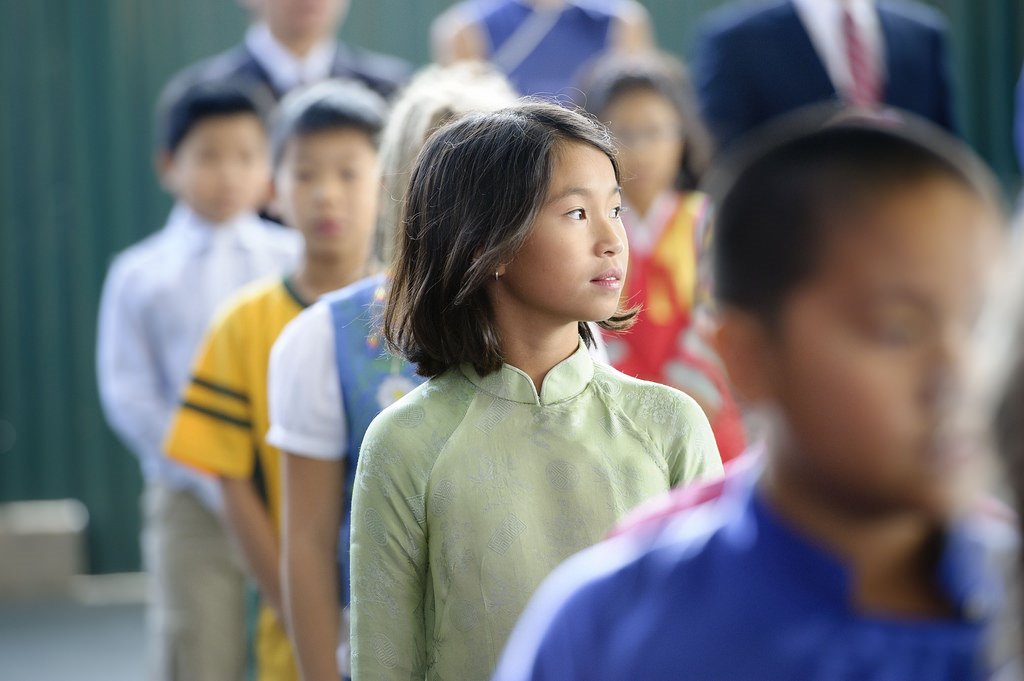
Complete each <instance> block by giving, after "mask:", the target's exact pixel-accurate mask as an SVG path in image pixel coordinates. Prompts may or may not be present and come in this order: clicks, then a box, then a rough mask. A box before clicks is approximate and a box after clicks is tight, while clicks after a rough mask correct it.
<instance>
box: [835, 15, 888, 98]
mask: <svg viewBox="0 0 1024 681" xmlns="http://www.w3.org/2000/svg"><path fill="white" fill-rule="evenodd" d="M843 38H844V39H845V40H846V59H847V62H848V63H849V64H850V76H851V77H852V83H851V85H850V89H849V91H848V92H847V93H846V99H847V100H848V101H849V102H850V104H853V105H854V106H866V107H871V106H875V105H876V104H878V103H879V102H880V101H881V99H882V91H881V90H882V88H881V85H880V83H879V78H878V72H877V70H876V69H875V61H874V59H872V55H871V54H870V53H869V52H868V48H867V46H866V45H865V44H864V41H863V40H861V35H860V30H859V29H858V27H857V22H855V21H854V20H853V16H852V15H851V14H850V11H849V10H848V9H844V10H843Z"/></svg>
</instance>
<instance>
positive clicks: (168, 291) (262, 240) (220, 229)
mask: <svg viewBox="0 0 1024 681" xmlns="http://www.w3.org/2000/svg"><path fill="white" fill-rule="evenodd" d="M300 247H301V240H300V238H299V235H298V233H296V232H294V231H292V230H288V229H285V228H283V227H278V226H273V225H270V224H269V223H265V222H263V221H262V220H260V219H259V217H257V216H256V215H253V214H246V215H242V216H239V217H237V218H235V219H233V220H231V221H230V222H227V223H225V224H222V225H211V224H209V223H208V222H206V221H205V220H203V219H202V218H200V217H199V216H198V215H196V214H195V213H194V212H193V211H192V210H190V209H189V208H188V207H186V206H185V205H183V204H180V203H179V204H178V205H176V206H175V207H174V209H173V210H172V211H171V215H170V217H169V218H168V221H167V225H166V226H165V227H164V228H163V229H162V230H160V231H159V232H157V233H156V234H153V235H152V236H150V237H148V238H146V239H144V240H142V241H141V242H139V243H137V244H135V245H133V246H131V247H129V248H128V249H126V250H125V251H123V252H122V253H120V254H118V256H117V257H116V258H115V259H114V261H113V263H112V264H111V266H110V270H109V271H108V273H107V278H106V281H105V283H104V286H103V295H102V298H101V300H100V311H99V324H98V338H97V347H96V364H97V378H98V383H99V390H100V400H101V403H102V405H103V410H104V413H105V414H106V417H107V421H108V422H109V423H110V426H111V427H112V428H113V429H114V431H115V432H116V433H117V434H118V436H119V437H120V438H121V439H122V441H123V442H124V443H125V444H126V445H127V446H128V447H129V448H130V449H131V450H132V451H133V452H134V453H135V454H136V455H137V456H138V457H139V462H140V464H141V466H142V472H143V475H144V477H145V478H146V480H147V481H156V482H160V483H163V484H166V485H168V486H170V487H173V488H174V489H187V490H190V491H192V492H194V493H195V494H196V495H197V496H198V497H199V498H200V499H201V500H202V501H203V502H204V503H206V504H207V506H209V507H211V508H216V507H217V506H218V505H219V492H218V491H217V485H216V481H215V480H213V478H211V477H209V476H204V475H201V474H199V473H197V472H195V471H193V470H191V469H188V468H186V467H184V466H182V465H180V464H177V463H175V462H173V461H171V460H170V459H169V458H167V457H166V456H164V454H163V451H162V443H163V440H164V436H165V434H166V431H167V428H168V426H169V425H170V421H171V417H172V415H173V413H174V410H175V409H176V408H177V406H178V403H179V400H180V398H181V393H182V391H183V389H184V388H185V385H186V384H187V382H188V379H189V372H190V370H191V367H192V361H193V355H194V354H195V352H196V351H197V350H198V348H199V344H200V342H201V341H202V338H203V336H204V334H205V333H206V329H207V327H208V326H209V324H210V322H211V321H212V320H213V317H214V314H215V311H216V310H217V308H218V307H220V306H221V305H222V304H223V303H224V302H225V301H226V300H227V299H228V298H230V297H231V296H232V294H234V293H235V292H236V291H237V290H238V289H239V288H240V287H241V286H243V285H244V284H246V283H248V282H250V281H253V280H254V279H257V278H260V277H264V276H268V275H272V274H278V273H284V272H285V271H287V270H289V269H291V268H292V267H294V266H295V264H296V262H297V260H298V255H299V250H300Z"/></svg>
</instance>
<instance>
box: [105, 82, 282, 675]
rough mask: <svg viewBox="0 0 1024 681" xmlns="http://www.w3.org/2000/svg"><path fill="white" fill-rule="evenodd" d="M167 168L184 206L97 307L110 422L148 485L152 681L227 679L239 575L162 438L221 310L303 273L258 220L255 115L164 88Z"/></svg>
mask: <svg viewBox="0 0 1024 681" xmlns="http://www.w3.org/2000/svg"><path fill="white" fill-rule="evenodd" d="M159 130H160V136H161V137H160V145H161V148H160V152H159V153H160V156H159V165H160V169H161V176H162V180H163V183H164V185H165V186H166V187H167V189H168V191H170V192H171V193H172V194H173V195H174V196H175V197H176V199H177V203H176V204H175V206H174V210H173V211H172V212H171V216H170V218H169V219H168V222H167V225H166V226H165V227H164V228H163V229H162V230H161V231H160V232H158V233H157V234H154V235H153V236H150V237H149V238H147V239H145V240H144V241H142V242H141V243H138V244H136V245H134V246H132V247H131V248H129V249H128V250H126V251H125V252H123V253H121V254H120V255H118V256H117V258H116V259H115V260H114V262H113V264H112V265H111V267H110V272H109V273H108V275H107V280H106V283H105V285H104V289H103V297H102V300H101V302H100V314H99V338H98V341H97V368H98V379H99V388H100V397H101V398H102V403H103V409H104V413H105V414H106V417H107V420H108V421H109V423H110V425H111V427H112V428H113V429H114V430H115V431H116V432H117V434H118V435H119V436H120V437H121V439H122V440H123V441H124V443H125V444H126V445H127V446H128V447H129V448H130V449H131V450H132V451H133V452H134V453H135V454H136V455H137V456H138V457H139V462H140V464H141V466H142V473H143V476H144V478H145V480H146V491H145V496H144V516H143V545H142V549H143V562H144V565H145V567H146V570H147V571H148V572H149V574H150V577H151V581H150V589H151V590H150V600H149V608H148V613H147V616H148V626H149V628H150V630H151V636H152V642H151V644H150V651H151V655H152V663H151V671H150V677H149V678H152V679H161V680H164V679H166V680H171V679H174V680H178V681H182V680H185V681H206V680H210V681H232V680H239V681H240V679H241V678H242V674H243V671H244V668H245V623H244V613H245V604H244V591H245V589H244V584H245V583H244V577H243V574H242V571H241V570H240V569H239V567H238V563H237V559H236V556H235V554H234V553H233V551H232V550H231V547H230V545H229V543H228V541H227V538H226V536H225V534H224V531H223V528H222V526H221V523H220V519H219V517H218V516H219V513H220V509H221V498H220V493H219V490H218V489H217V484H216V481H215V480H214V479H213V478H212V477H210V476H207V475H202V474H200V473H197V472H196V471H194V470H191V469H189V468H186V467H184V466H181V465H180V464H178V463H175V462H173V461H171V460H169V459H167V458H166V457H165V456H164V454H163V451H162V448H161V443H162V442H163V439H164V436H165V435H166V433H167V429H168V426H169V424H170V421H171V416H172V414H173V412H174V409H175V407H176V406H177V403H178V398H179V396H180V395H181V391H182V390H183V388H184V387H185V385H186V383H187V382H188V378H189V370H190V367H191V361H192V356H193V355H194V353H195V351H196V348H197V347H198V346H199V342H200V341H201V340H202V336H203V332H204V331H205V329H206V327H207V325H208V324H209V323H210V320H211V319H212V318H213V314H214V310H215V309H216V307H217V306H219V305H220V304H221V303H222V302H223V301H224V300H225V299H226V298H227V297H228V296H230V295H231V294H232V293H234V292H235V291H236V290H237V289H238V288H239V287H241V286H242V285H244V284H246V283H247V282H250V281H252V280H253V279H256V278H257V277H262V276H266V275H270V274H273V273H276V272H281V271H283V270H284V269H286V268H289V267H291V266H293V265H294V263H295V260H296V254H297V251H298V242H297V239H296V236H295V234H293V233H291V232H288V231H285V230H283V229H281V228H279V227H277V226H272V225H269V224H266V223H263V222H262V221H260V220H259V218H258V217H257V216H256V214H255V209H256V207H257V206H259V205H261V204H262V203H263V201H264V199H265V198H266V193H267V187H268V185H269V181H270V163H269V154H268V152H267V139H266V132H265V130H264V128H263V122H262V120H261V118H260V112H259V110H258V108H257V106H256V104H255V103H254V102H253V100H252V98H251V97H250V96H249V95H248V94H247V93H246V92H245V91H243V90H241V89H239V88H237V87H235V86H232V85H229V84H225V83H220V84H212V85H204V86H195V87H192V88H189V89H186V90H185V91H184V92H183V93H181V94H180V95H178V93H177V91H167V92H165V93H164V96H163V97H162V99H161V104H160V124H159Z"/></svg>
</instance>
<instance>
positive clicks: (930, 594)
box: [762, 464, 952, 618]
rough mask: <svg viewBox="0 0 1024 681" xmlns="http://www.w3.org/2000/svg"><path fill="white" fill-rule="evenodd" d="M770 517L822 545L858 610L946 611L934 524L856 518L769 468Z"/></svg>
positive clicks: (909, 516)
mask: <svg viewBox="0 0 1024 681" xmlns="http://www.w3.org/2000/svg"><path fill="white" fill-rule="evenodd" d="M762 488H763V490H764V492H765V495H766V497H767V499H768V501H769V503H770V504H771V506H772V507H773V508H774V509H775V511H776V512H777V513H778V514H779V515H780V516H781V517H782V518H784V519H785V521H786V522H787V523H789V524H791V525H793V526H794V527H795V528H797V529H798V530H799V532H800V533H801V534H803V535H805V536H807V537H810V538H811V539H812V540H814V541H816V542H817V543H819V544H821V545H823V546H825V547H826V548H827V549H828V550H829V551H830V552H831V553H833V554H834V555H836V556H837V557H838V558H839V559H840V560H841V561H842V562H843V563H844V564H845V565H846V566H847V567H848V569H849V570H850V575H851V580H852V589H853V593H852V598H853V600H854V604H855V605H856V607H857V608H858V609H859V610H860V611H862V612H868V613H874V614H883V615H889V616H904V617H906V616H910V617H930V618H938V617H946V616H949V615H951V613H952V606H951V604H950V603H949V601H948V598H946V597H945V596H944V595H943V594H942V592H941V589H940V588H939V586H938V584H937V579H936V572H937V565H938V562H939V557H940V552H941V545H942V527H941V523H939V522H938V521H936V520H935V519H934V518H931V517H928V516H926V514H924V513H923V512H921V513H915V512H910V511H907V512H902V513H901V512H895V511H894V512H892V513H882V512H879V513H874V514H872V513H864V512H860V511H857V510H853V509H850V508H843V507H842V504H841V502H840V501H837V497H836V495H834V494H829V493H828V491H827V490H824V489H821V488H820V487H817V486H816V485H815V483H814V481H807V482H806V483H803V482H799V481H796V480H794V479H792V476H791V475H787V474H785V473H784V472H781V471H779V470H778V466H775V467H773V466H772V465H771V464H769V468H768V471H767V472H766V474H765V477H764V479H763V481H762Z"/></svg>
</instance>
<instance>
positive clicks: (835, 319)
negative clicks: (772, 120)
mask: <svg viewBox="0 0 1024 681" xmlns="http://www.w3.org/2000/svg"><path fill="white" fill-rule="evenodd" d="M919 126H920V127H919ZM803 130H804V131H803V132H802V133H799V134H795V135H793V134H789V135H786V136H785V137H783V138H782V139H778V138H774V139H772V140H771V142H770V144H768V145H767V146H765V147H763V148H761V149H760V150H757V151H756V152H753V153H751V154H750V156H748V157H747V159H746V162H745V163H744V164H743V165H742V166H741V167H740V168H739V169H738V172H737V173H736V175H735V176H733V178H732V180H731V182H730V184H729V187H728V189H727V191H725V192H723V193H724V198H723V200H722V204H721V211H720V214H719V219H718V224H717V225H716V230H717V231H716V236H715V239H716V242H715V268H716V270H715V290H716V296H717V299H718V303H719V305H720V310H719V312H720V315H721V318H720V320H719V323H720V328H719V330H718V333H717V336H716V344H717V347H718V348H719V350H720V353H721V355H722V357H723V360H724V362H725V364H726V366H727V367H728V370H729V375H730V377H731V378H732V380H733V383H734V385H736V387H737V390H738V391H739V392H740V393H741V395H742V396H743V397H745V398H746V399H747V400H749V401H750V403H752V404H754V405H758V406H759V407H760V408H763V409H765V410H766V411H768V412H769V413H771V414H773V415H774V420H773V426H774V427H773V430H774V432H773V433H772V436H771V438H770V440H769V443H768V446H767V450H766V452H765V454H764V456H763V458H762V463H761V465H758V466H753V467H750V468H748V470H747V471H746V472H740V473H739V474H737V475H735V476H733V477H732V478H731V479H728V480H727V481H726V484H725V489H724V490H723V491H722V493H721V495H720V496H719V497H718V498H716V499H714V500H712V501H710V502H708V503H706V504H704V505H698V506H697V507H696V508H695V509H694V510H693V511H692V512H690V513H689V514H684V515H682V516H680V517H679V518H678V519H677V520H676V521H674V522H671V523H669V525H668V526H667V527H666V528H665V529H664V530H663V532H662V534H661V535H660V536H658V537H657V538H656V539H654V540H653V543H652V542H649V541H645V542H635V541H633V538H632V537H630V536H628V535H627V536H625V537H620V538H619V539H616V540H613V541H612V542H609V543H607V544H604V545H601V546H599V547H597V548H595V549H593V550H592V551H589V552H587V553H585V554H583V555H581V556H579V557H577V558H576V559H574V560H573V561H570V562H569V563H567V564H566V566H564V568H561V569H560V570H559V571H558V572H557V573H556V574H555V575H553V576H552V578H551V580H550V582H549V584H547V585H545V587H544V588H543V589H542V590H541V592H540V593H539V594H538V596H537V598H536V602H535V604H533V605H531V607H530V609H529V611H528V613H527V614H526V616H524V618H523V620H522V622H521V623H520V625H519V627H518V629H517V631H516V633H515V635H514V636H513V638H512V641H511V642H510V644H509V647H508V649H507V651H506V653H505V655H504V657H503V659H502V664H501V666H500V668H499V670H498V673H497V675H496V677H495V678H497V679H501V680H502V681H511V680H518V679H556V678H557V679H560V680H561V679H587V680H588V681H591V680H598V681H599V680H600V679H623V678H642V679H650V680H657V679H677V678H680V677H685V678H693V679H715V680H716V681H730V680H733V679H745V680H746V679H853V678H867V679H897V678H898V679H903V680H908V681H909V680H914V679H921V680H924V679H927V680H928V681H938V680H942V679H950V680H952V679H984V678H988V674H989V673H990V672H991V667H990V664H991V661H990V660H988V659H987V658H986V653H987V651H986V650H985V646H986V642H985V628H986V625H987V624H988V623H989V622H991V620H992V618H993V610H994V608H995V607H996V606H997V605H998V603H999V597H998V595H997V592H996V591H995V589H994V583H993V582H992V581H991V580H990V579H988V577H989V575H987V574H986V572H985V571H984V570H983V569H982V564H983V560H982V554H983V553H984V552H985V550H986V548H987V541H988V539H989V536H990V534H989V533H988V532H987V531H986V529H985V527H984V526H985V521H984V519H980V518H975V517H973V516H969V515H967V514H965V513H963V512H962V510H963V508H964V504H965V502H966V500H967V499H969V498H970V496H971V495H969V494H965V492H967V491H969V490H965V489H962V488H961V486H960V484H959V483H960V481H961V480H963V479H966V478H969V477H970V473H971V470H972V467H973V466H974V465H975V463H976V462H975V461H974V460H973V459H972V458H971V457H965V456H963V454H964V451H965V450H964V448H963V447H962V442H958V438H957V437H953V436H950V435H951V434H950V433H949V432H947V429H946V425H947V421H946V420H947V417H948V416H949V415H950V412H949V410H948V406H949V405H950V404H951V402H952V400H951V398H952V397H953V396H955V395H956V394H957V393H958V391H961V390H962V385H961V382H960V376H961V373H962V370H963V368H964V365H965V362H964V354H965V350H966V347H965V346H966V344H967V339H968V335H969V331H970V327H971V325H972V321H973V318H974V312H975V306H976V303H977V299H978V297H979V294H980V293H981V289H982V280H983V275H984V273H985V270H986V268H987V264H988V263H987V262H986V261H987V260H988V259H989V258H990V256H991V254H992V247H993V245H994V244H995V241H996V239H995V237H997V235H998V230H997V225H998V222H999V215H998V209H997V208H996V206H995V201H994V198H993V196H994V191H993V189H992V183H991V180H990V178H989V177H988V176H987V174H986V173H985V171H984V170H983V169H982V167H981V165H980V163H979V162H978V161H977V160H976V159H975V158H974V157H973V156H972V155H971V154H970V152H969V151H968V150H967V149H966V148H965V147H963V146H962V145H960V144H959V143H958V142H956V141H954V140H953V139H952V138H949V137H947V136H946V135H945V134H943V133H941V132H940V131H938V129H936V128H933V127H931V126H927V127H925V124H924V123H909V122H908V123H899V122H893V121H886V122H879V123H875V122H870V121H860V122H858V121H846V122H838V123H833V124H831V125H828V126H825V127H823V128H804V129H803ZM767 263H770V264H771V266H770V267H769V266H766V264H767Z"/></svg>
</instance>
